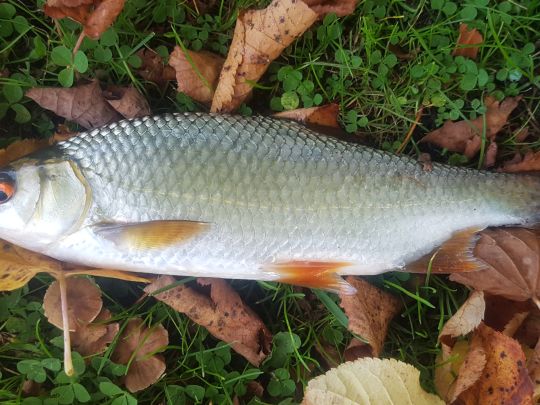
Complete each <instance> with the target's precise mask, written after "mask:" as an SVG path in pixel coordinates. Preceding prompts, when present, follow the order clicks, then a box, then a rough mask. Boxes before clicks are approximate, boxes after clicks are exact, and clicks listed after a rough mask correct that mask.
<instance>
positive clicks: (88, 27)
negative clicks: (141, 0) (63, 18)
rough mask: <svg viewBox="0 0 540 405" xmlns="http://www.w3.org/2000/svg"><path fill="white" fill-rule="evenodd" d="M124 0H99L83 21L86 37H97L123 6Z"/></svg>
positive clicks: (110, 23) (114, 18) (109, 24)
mask: <svg viewBox="0 0 540 405" xmlns="http://www.w3.org/2000/svg"><path fill="white" fill-rule="evenodd" d="M125 1H126V0H101V1H99V2H97V3H96V6H95V8H94V10H93V11H92V13H91V14H90V15H89V16H88V19H87V20H86V22H85V23H84V33H85V35H86V36H87V37H90V38H92V39H98V38H99V37H100V36H101V34H103V33H104V32H105V31H106V30H107V28H109V27H110V26H111V25H112V23H113V22H114V20H116V17H118V14H120V12H121V11H122V9H123V8H124V3H125Z"/></svg>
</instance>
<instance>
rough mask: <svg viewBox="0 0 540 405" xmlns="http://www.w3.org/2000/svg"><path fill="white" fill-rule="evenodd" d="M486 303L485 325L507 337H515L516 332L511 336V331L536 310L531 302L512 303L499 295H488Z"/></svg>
mask: <svg viewBox="0 0 540 405" xmlns="http://www.w3.org/2000/svg"><path fill="white" fill-rule="evenodd" d="M485 301H486V313H485V315H484V324H486V325H487V326H489V327H490V328H493V329H495V330H497V331H499V332H503V333H505V334H506V335H507V336H513V335H514V333H515V332H516V331H515V330H514V333H511V334H510V332H511V329H514V328H519V327H520V325H518V323H519V322H520V321H519V319H520V318H523V316H524V315H523V314H528V313H530V311H531V310H534V308H535V306H534V304H532V302H531V301H512V300H509V299H507V298H504V297H501V296H498V295H486V296H485ZM505 331H506V332H505ZM539 336H540V335H539ZM534 343H536V339H535V340H534V342H533V344H534Z"/></svg>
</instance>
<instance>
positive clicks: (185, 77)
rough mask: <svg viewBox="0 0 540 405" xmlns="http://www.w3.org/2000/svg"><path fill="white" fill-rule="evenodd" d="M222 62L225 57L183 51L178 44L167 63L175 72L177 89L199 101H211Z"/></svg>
mask: <svg viewBox="0 0 540 405" xmlns="http://www.w3.org/2000/svg"><path fill="white" fill-rule="evenodd" d="M223 62H225V59H223V58H222V57H221V56H218V55H215V54H213V53H211V52H207V51H201V52H195V51H188V50H186V51H184V50H183V49H182V48H181V47H179V46H176V47H175V48H174V51H173V52H172V53H171V57H170V58H169V65H171V66H172V67H173V68H174V70H175V72H176V81H177V82H178V91H181V92H183V93H186V94H187V95H188V96H190V97H191V98H193V99H194V100H197V101H199V102H201V103H210V102H211V101H212V98H213V97H214V91H215V89H216V86H217V82H218V79H219V72H220V71H221V68H222V66H223Z"/></svg>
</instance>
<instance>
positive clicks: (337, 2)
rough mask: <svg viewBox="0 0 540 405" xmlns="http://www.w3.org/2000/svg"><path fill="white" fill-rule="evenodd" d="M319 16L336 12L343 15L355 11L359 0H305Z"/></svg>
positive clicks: (340, 15)
mask: <svg viewBox="0 0 540 405" xmlns="http://www.w3.org/2000/svg"><path fill="white" fill-rule="evenodd" d="M303 1H304V3H306V4H307V5H308V6H309V8H311V9H312V10H313V11H315V12H316V13H317V15H318V16H319V17H324V16H325V15H326V14H330V13H334V14H336V15H337V16H338V17H343V16H346V15H349V14H352V13H353V12H354V9H355V8H356V3H357V0H303Z"/></svg>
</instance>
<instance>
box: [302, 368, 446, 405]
mask: <svg viewBox="0 0 540 405" xmlns="http://www.w3.org/2000/svg"><path fill="white" fill-rule="evenodd" d="M419 377H420V371H418V370H417V369H416V368H414V367H413V366H411V365H410V364H406V363H403V362H401V361H397V360H394V359H384V360H381V359H373V358H363V359H359V360H356V361H353V362H347V363H344V364H342V365H340V366H339V367H337V368H333V369H331V370H330V371H328V372H327V373H326V374H324V375H322V376H320V377H316V378H314V379H312V380H311V381H310V382H309V383H308V386H307V388H306V391H305V393H304V400H303V401H302V405H322V404H347V405H353V404H354V405H394V404H415V405H422V404H425V405H428V404H429V405H442V404H444V402H443V401H442V400H441V399H440V398H438V397H437V396H436V395H433V394H428V393H427V392H426V391H424V390H423V389H422V387H421V386H420V381H419Z"/></svg>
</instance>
